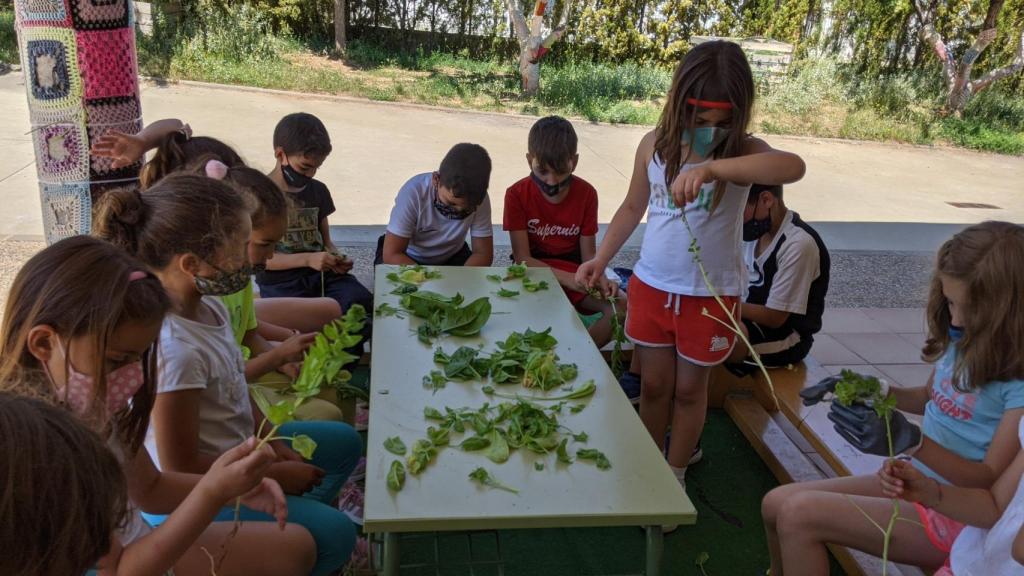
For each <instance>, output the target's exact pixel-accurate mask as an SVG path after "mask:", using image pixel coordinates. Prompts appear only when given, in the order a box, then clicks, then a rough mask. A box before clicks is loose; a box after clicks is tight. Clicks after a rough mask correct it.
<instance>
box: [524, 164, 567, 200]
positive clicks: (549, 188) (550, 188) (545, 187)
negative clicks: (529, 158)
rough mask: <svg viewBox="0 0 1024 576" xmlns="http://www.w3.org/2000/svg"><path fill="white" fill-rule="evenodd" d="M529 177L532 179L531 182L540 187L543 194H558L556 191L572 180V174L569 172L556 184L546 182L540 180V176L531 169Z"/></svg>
mask: <svg viewBox="0 0 1024 576" xmlns="http://www.w3.org/2000/svg"><path fill="white" fill-rule="evenodd" d="M530 178H531V179H533V183H534V184H536V185H537V188H540V191H541V192H543V193H544V195H545V196H558V193H559V192H561V191H562V188H564V187H565V186H568V185H569V183H570V182H572V174H570V175H569V177H568V178H566V179H565V180H562V181H561V182H559V183H557V184H548V183H547V182H545V181H543V180H541V178H540V176H537V174H536V173H535V172H533V171H532V170H531V171H530Z"/></svg>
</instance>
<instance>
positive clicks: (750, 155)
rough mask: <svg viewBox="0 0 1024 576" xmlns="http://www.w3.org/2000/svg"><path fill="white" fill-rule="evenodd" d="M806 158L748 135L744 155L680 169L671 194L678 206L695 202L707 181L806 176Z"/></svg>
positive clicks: (769, 180)
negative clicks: (688, 168) (690, 168)
mask: <svg viewBox="0 0 1024 576" xmlns="http://www.w3.org/2000/svg"><path fill="white" fill-rule="evenodd" d="M805 170H806V166H805V165H804V161H803V160H802V159H801V158H800V157H799V156H797V155H796V154H793V153H791V152H783V151H781V150H775V149H774V148H772V147H771V146H769V145H768V143H767V142H765V141H764V140H761V139H760V138H748V139H747V142H746V144H745V147H744V155H743V156H736V157H734V158H719V159H717V160H712V161H711V162H708V163H707V164H704V165H703V166H698V167H696V168H693V169H692V170H686V171H685V172H680V173H679V175H678V176H676V179H675V180H674V181H673V182H672V198H673V200H674V201H675V203H676V205H678V206H685V205H686V204H688V203H690V202H693V201H694V200H696V199H697V196H698V195H699V194H700V189H701V186H703V185H704V184H705V183H707V182H713V181H716V180H724V181H726V182H733V183H735V184H742V185H745V184H751V183H755V182H756V183H758V184H789V183H790V182H796V181H797V180H799V179H801V178H803V177H804V171H805Z"/></svg>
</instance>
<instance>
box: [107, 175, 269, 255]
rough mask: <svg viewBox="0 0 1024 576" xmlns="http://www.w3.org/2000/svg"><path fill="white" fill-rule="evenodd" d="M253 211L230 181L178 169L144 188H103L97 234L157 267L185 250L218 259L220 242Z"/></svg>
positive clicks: (227, 238)
mask: <svg viewBox="0 0 1024 576" xmlns="http://www.w3.org/2000/svg"><path fill="white" fill-rule="evenodd" d="M250 212H251V201H250V200H249V198H248V197H246V196H245V195H243V194H242V193H241V192H239V191H238V190H236V189H235V188H234V187H233V186H231V185H230V184H227V183H225V182H221V181H220V180H214V179H213V178H207V177H205V176H199V175H198V174H188V173H177V174H172V175H170V176H168V177H166V178H164V179H162V180H161V181H160V182H158V183H157V184H156V185H154V186H153V187H152V188H149V189H148V190H146V191H144V192H134V191H128V190H124V191H121V190H118V191H112V192H108V193H107V194H104V195H103V198H102V199H101V200H100V205H99V208H98V210H97V212H96V218H95V219H94V221H93V234H94V235H95V236H98V237H100V238H103V239H104V240H108V241H110V242H112V243H113V244H114V245H116V246H118V247H120V248H122V249H123V250H125V251H126V252H128V253H129V254H132V255H133V256H135V257H137V258H139V260H141V261H142V262H143V264H146V265H147V266H149V267H151V268H153V269H154V270H160V269H162V268H164V267H165V266H167V264H168V263H169V262H170V261H171V258H173V257H174V256H176V255H178V254H185V253H192V254H195V255H196V256H199V257H200V258H202V259H204V260H206V261H207V262H211V263H215V262H216V260H215V258H216V257H217V256H218V251H219V250H220V249H221V247H223V246H224V245H225V244H226V243H227V242H228V241H230V239H231V238H233V237H234V235H235V234H236V233H238V231H239V229H240V228H241V227H242V226H245V225H248V222H249V213H250Z"/></svg>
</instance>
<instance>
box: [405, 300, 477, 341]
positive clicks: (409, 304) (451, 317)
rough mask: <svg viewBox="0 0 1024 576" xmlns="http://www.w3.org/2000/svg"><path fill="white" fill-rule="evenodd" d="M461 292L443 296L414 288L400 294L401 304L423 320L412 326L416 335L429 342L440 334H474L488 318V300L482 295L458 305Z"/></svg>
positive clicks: (467, 335) (461, 301)
mask: <svg viewBox="0 0 1024 576" xmlns="http://www.w3.org/2000/svg"><path fill="white" fill-rule="evenodd" d="M463 301H464V298H463V297H462V295H461V294H455V296H445V295H443V294H438V293H437V292H430V291H428V290H417V291H416V292H412V293H410V294H405V295H404V296H402V302H401V304H402V308H403V309H404V310H405V311H406V312H408V313H410V314H412V315H413V316H416V317H417V318H422V319H423V320H425V322H424V323H423V324H421V325H420V326H419V327H418V328H417V329H416V334H417V337H418V338H419V339H420V341H421V342H423V343H425V344H431V343H432V342H433V341H434V339H435V338H437V337H439V336H441V335H442V334H450V335H452V336H462V337H470V336H476V335H477V334H479V333H480V330H481V329H482V328H483V327H484V324H487V321H488V320H489V319H490V318H491V300H490V299H489V298H487V297H486V296H485V297H482V298H477V299H476V300H474V301H472V302H470V303H469V304H466V305H465V306H462V303H463Z"/></svg>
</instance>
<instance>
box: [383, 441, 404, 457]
mask: <svg viewBox="0 0 1024 576" xmlns="http://www.w3.org/2000/svg"><path fill="white" fill-rule="evenodd" d="M384 449H385V450H387V451H388V452H391V453H392V454H395V455H396V456H405V453H406V451H407V450H406V448H405V442H402V439H401V438H399V437H398V436H392V437H391V438H388V439H387V440H385V441H384Z"/></svg>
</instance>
